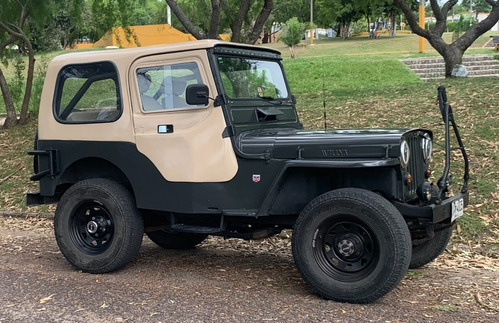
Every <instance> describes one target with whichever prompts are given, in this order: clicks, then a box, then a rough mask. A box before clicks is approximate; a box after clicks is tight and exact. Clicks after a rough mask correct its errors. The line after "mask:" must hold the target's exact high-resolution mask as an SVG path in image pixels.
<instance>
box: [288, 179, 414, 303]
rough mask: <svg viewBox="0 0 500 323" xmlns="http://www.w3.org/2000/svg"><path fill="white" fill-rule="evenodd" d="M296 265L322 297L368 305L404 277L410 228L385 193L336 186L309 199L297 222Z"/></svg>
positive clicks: (293, 241)
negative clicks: (334, 188)
mask: <svg viewBox="0 0 500 323" xmlns="http://www.w3.org/2000/svg"><path fill="white" fill-rule="evenodd" d="M292 252H293V257H294V260H295V263H296V265H297V268H298V270H299V272H300V273H301V275H302V277H303V278H304V280H305V281H306V282H307V283H308V284H309V285H310V286H311V287H312V288H313V289H314V290H315V291H316V292H317V293H318V294H320V295H321V296H323V297H325V298H327V299H332V300H335V301H341V302H351V303H369V302H372V301H374V300H376V299H378V298H380V297H382V296H384V295H385V294H387V293H388V292H389V291H390V290H392V289H393V288H394V287H395V286H396V285H397V284H398V283H399V282H400V281H401V279H402V278H403V277H404V275H405V274H406V272H407V270H408V265H409V263H410V257H411V238H410V234H409V231H408V227H407V225H406V223H405V221H404V220H403V217H402V216H401V214H400V213H399V212H398V210H397V209H396V208H395V207H394V206H393V205H392V204H391V203H389V202H388V201H387V200H386V199H384V198H383V197H381V196H379V195H377V194H375V193H373V192H370V191H366V190H361V189H353V188H347V189H339V190H335V191H330V192H327V193H325V194H323V195H321V196H319V197H317V198H316V199H314V200H313V201H311V202H310V203H309V204H308V205H307V206H306V207H305V208H304V210H303V211H302V212H301V214H300V215H299V218H298V219H297V221H296V224H295V228H294V231H293V237H292Z"/></svg>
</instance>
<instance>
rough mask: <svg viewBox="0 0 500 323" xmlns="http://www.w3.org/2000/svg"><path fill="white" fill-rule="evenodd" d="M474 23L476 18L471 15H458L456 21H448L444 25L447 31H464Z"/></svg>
mask: <svg viewBox="0 0 500 323" xmlns="http://www.w3.org/2000/svg"><path fill="white" fill-rule="evenodd" d="M475 23H476V20H475V19H474V17H472V16H471V15H460V18H459V20H458V21H452V22H448V23H447V24H446V26H447V27H448V31H452V32H455V33H464V32H466V31H467V30H468V29H469V28H470V27H471V26H472V25H473V24H475Z"/></svg>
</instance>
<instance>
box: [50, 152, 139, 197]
mask: <svg viewBox="0 0 500 323" xmlns="http://www.w3.org/2000/svg"><path fill="white" fill-rule="evenodd" d="M90 178H107V179H111V180H113V181H115V182H117V183H120V184H122V185H123V186H125V187H126V188H127V189H128V190H130V191H131V192H132V194H133V193H134V192H133V186H132V184H131V181H130V180H129V178H128V177H127V175H125V172H124V171H123V170H122V169H121V168H120V167H119V166H117V165H116V164H115V163H113V162H111V161H109V160H107V159H104V158H100V157H85V158H82V159H78V160H76V161H74V162H73V163H72V164H70V165H69V166H68V167H66V168H65V169H64V170H63V171H62V172H61V175H60V179H59V183H58V185H57V192H58V193H59V194H62V193H64V192H65V191H66V190H67V189H68V188H69V187H70V186H72V185H73V184H75V183H77V182H79V181H82V180H85V179H90Z"/></svg>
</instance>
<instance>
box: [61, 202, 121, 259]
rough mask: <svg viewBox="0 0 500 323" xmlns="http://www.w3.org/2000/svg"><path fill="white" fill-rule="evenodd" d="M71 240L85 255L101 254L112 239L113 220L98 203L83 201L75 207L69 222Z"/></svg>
mask: <svg viewBox="0 0 500 323" xmlns="http://www.w3.org/2000/svg"><path fill="white" fill-rule="evenodd" d="M69 226H70V228H69V229H70V230H69V232H70V234H71V239H72V240H73V242H74V243H75V245H76V247H77V248H78V249H79V250H80V251H82V252H84V253H86V254H93V255H97V254H101V253H103V252H104V251H106V250H107V249H108V248H109V246H110V244H111V241H112V239H113V234H114V223H113V218H112V216H111V215H110V213H109V212H108V211H107V210H106V208H105V207H104V206H103V205H102V204H101V203H99V202H98V201H85V202H83V203H81V204H80V205H79V206H77V207H76V209H75V212H74V213H73V214H72V216H71V218H70V221H69Z"/></svg>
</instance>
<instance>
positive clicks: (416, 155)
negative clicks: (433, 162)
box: [406, 133, 425, 198]
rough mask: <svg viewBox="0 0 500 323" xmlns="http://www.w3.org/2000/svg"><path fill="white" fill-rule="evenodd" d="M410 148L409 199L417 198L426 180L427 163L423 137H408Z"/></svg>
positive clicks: (411, 135)
mask: <svg viewBox="0 0 500 323" xmlns="http://www.w3.org/2000/svg"><path fill="white" fill-rule="evenodd" d="M406 141H407V143H408V146H409V147H410V161H409V162H408V173H410V174H411V176H412V179H413V180H412V182H411V183H410V184H409V185H408V186H407V198H413V197H415V196H416V193H417V187H418V186H419V185H420V184H422V183H423V182H424V180H425V178H424V173H425V163H424V156H423V151H422V146H421V145H422V137H421V136H419V135H417V134H416V133H412V134H410V136H408V137H406Z"/></svg>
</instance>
